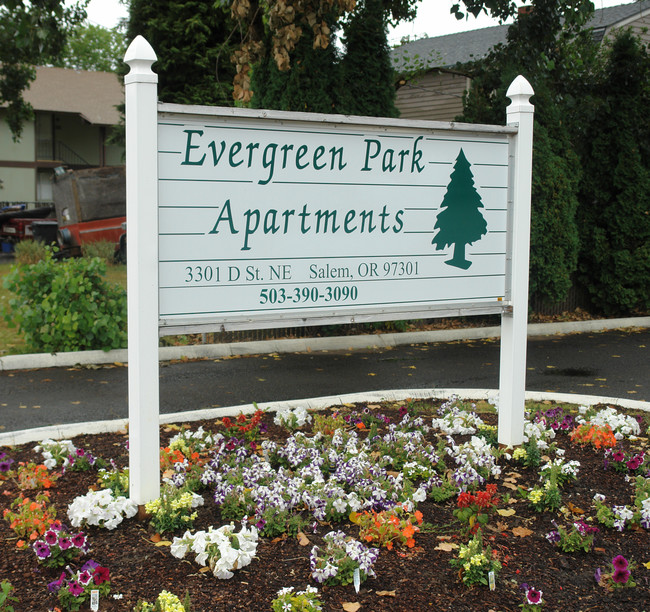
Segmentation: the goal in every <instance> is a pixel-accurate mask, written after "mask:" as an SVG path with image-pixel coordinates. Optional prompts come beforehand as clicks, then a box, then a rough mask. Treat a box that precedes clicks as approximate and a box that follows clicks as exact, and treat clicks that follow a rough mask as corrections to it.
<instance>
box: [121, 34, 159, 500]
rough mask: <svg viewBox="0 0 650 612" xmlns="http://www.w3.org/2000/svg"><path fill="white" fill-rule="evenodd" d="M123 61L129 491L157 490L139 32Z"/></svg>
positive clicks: (150, 77) (148, 127)
mask: <svg viewBox="0 0 650 612" xmlns="http://www.w3.org/2000/svg"><path fill="white" fill-rule="evenodd" d="M124 61H125V62H126V63H127V64H128V65H129V66H130V68H131V72H129V74H127V75H126V77H125V78H124V95H125V99H126V113H125V115H126V223H127V231H128V256H127V289H128V291H127V301H128V314H129V326H128V334H129V349H128V350H129V493H130V496H131V499H132V500H133V501H135V502H136V503H137V504H139V505H144V504H145V503H146V502H148V501H152V500H154V499H156V498H157V497H159V496H160V478H159V469H160V435H159V429H158V428H159V419H160V417H159V414H160V407H159V394H160V390H159V384H158V238H157V233H158V87H157V82H158V76H157V75H156V74H154V73H153V72H152V70H151V65H152V64H153V63H154V62H155V61H156V54H155V53H154V51H153V49H152V48H151V45H150V44H149V43H148V42H147V41H146V40H145V39H144V38H143V37H142V36H138V37H137V38H135V40H134V41H133V42H132V43H131V45H130V46H129V48H128V50H127V52H126V55H125V56H124Z"/></svg>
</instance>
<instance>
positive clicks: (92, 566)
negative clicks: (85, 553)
mask: <svg viewBox="0 0 650 612" xmlns="http://www.w3.org/2000/svg"><path fill="white" fill-rule="evenodd" d="M98 567H99V563H97V561H93V560H92V559H88V561H86V562H85V563H84V564H83V565H82V566H81V571H82V572H85V571H86V570H88V571H94V570H96V569H97V568H98Z"/></svg>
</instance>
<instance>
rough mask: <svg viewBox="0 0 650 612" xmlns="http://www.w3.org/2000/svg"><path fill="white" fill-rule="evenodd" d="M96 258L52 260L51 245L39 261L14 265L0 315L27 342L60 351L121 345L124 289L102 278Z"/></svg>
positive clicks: (40, 348) (102, 267)
mask: <svg viewBox="0 0 650 612" xmlns="http://www.w3.org/2000/svg"><path fill="white" fill-rule="evenodd" d="M105 274H106V264H105V263H104V262H103V261H101V260H100V259H97V258H93V259H86V258H80V259H68V260H65V261H61V262H57V261H55V260H54V257H53V254H52V250H51V249H48V250H47V251H46V257H45V259H43V260H42V261H40V262H38V263H36V264H31V265H21V264H18V265H17V266H14V267H13V268H12V270H11V271H10V272H9V274H8V275H7V277H6V278H5V282H4V286H5V288H6V289H8V290H9V291H11V292H13V293H14V294H15V295H16V297H14V298H11V299H10V300H9V309H8V310H7V311H5V312H4V313H3V314H4V319H5V320H6V321H7V322H8V323H9V325H10V326H12V325H13V326H17V327H18V328H19V331H20V333H21V334H22V335H23V337H24V339H25V343H26V344H27V345H28V347H29V348H30V349H32V350H35V351H44V352H52V353H54V352H61V351H83V350H92V349H102V350H110V349H116V348H123V347H125V346H126V340H127V335H126V322H127V306H126V292H125V291H124V290H123V289H122V288H120V287H118V286H116V285H110V284H109V283H107V282H106V280H105V278H104V277H105Z"/></svg>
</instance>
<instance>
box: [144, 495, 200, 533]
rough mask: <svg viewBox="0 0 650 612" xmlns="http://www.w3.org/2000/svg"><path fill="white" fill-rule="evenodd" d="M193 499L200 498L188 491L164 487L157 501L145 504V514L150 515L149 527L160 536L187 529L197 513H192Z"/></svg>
mask: <svg viewBox="0 0 650 612" xmlns="http://www.w3.org/2000/svg"><path fill="white" fill-rule="evenodd" d="M195 499H200V498H199V496H196V497H195V496H194V495H193V494H192V493H190V492H189V491H183V490H180V489H176V488H175V487H165V488H164V489H163V490H162V491H161V494H160V497H159V498H158V499H154V500H153V501H150V502H147V503H146V504H145V510H146V511H147V514H150V515H151V527H152V528H153V529H154V530H155V532H156V533H160V534H162V533H167V532H170V531H174V530H177V529H188V528H189V527H191V526H192V524H193V523H194V520H195V519H196V517H197V512H193V511H192V510H193V508H194V503H195Z"/></svg>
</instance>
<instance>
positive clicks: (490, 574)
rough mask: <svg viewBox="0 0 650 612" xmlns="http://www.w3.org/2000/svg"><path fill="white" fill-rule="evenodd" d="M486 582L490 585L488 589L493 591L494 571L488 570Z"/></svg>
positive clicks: (494, 584)
mask: <svg viewBox="0 0 650 612" xmlns="http://www.w3.org/2000/svg"><path fill="white" fill-rule="evenodd" d="M488 584H489V585H490V591H494V589H495V588H496V582H495V580H494V572H488Z"/></svg>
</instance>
